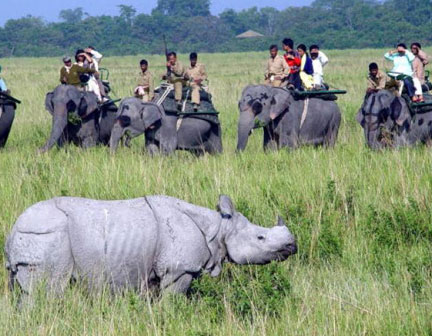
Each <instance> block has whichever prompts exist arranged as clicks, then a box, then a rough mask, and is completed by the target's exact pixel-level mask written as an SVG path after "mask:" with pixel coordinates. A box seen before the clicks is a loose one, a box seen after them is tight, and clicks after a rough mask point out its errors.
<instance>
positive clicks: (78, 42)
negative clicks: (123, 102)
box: [0, 0, 432, 57]
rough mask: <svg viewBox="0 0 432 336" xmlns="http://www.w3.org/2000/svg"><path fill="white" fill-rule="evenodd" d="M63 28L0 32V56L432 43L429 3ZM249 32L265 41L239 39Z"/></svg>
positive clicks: (126, 19)
mask: <svg viewBox="0 0 432 336" xmlns="http://www.w3.org/2000/svg"><path fill="white" fill-rule="evenodd" d="M59 19H60V22H56V23H46V22H44V21H43V20H42V19H41V18H37V17H32V16H27V17H24V18H21V19H17V20H9V21H7V22H6V24H5V25H4V27H3V28H1V27H0V57H7V56H12V55H14V56H50V55H51V56H52V55H61V54H64V53H66V52H71V51H72V50H73V49H75V48H77V47H78V46H83V45H85V46H86V45H88V44H89V43H90V44H94V45H96V46H99V48H100V49H102V50H103V51H104V52H105V53H106V54H109V55H126V54H137V53H161V52H162V51H163V43H162V35H163V34H166V35H167V37H168V40H169V45H170V47H171V48H173V49H176V50H179V51H181V52H187V51H190V50H197V51H203V52H204V51H205V52H215V51H222V52H229V51H246V50H263V49H266V48H267V46H268V44H269V43H271V42H274V41H279V40H281V39H282V38H283V37H285V36H287V35H288V36H290V37H293V38H294V39H295V40H296V41H300V40H301V41H304V42H305V43H307V44H311V43H319V44H321V45H324V46H325V48H327V49H331V48H368V47H383V46H390V45H394V44H395V43H396V42H397V41H400V40H407V41H408V40H409V41H413V40H416V41H417V40H419V41H421V42H430V41H431V40H432V36H431V35H430V34H425V32H428V31H430V30H431V29H432V1H431V0H412V1H406V0H387V1H377V0H349V1H348V0H316V1H315V2H313V3H312V5H311V6H309V7H289V8H287V9H285V10H281V11H278V10H276V9H274V8H271V7H265V8H261V9H258V8H256V7H253V8H250V9H246V10H242V11H240V12H236V11H234V10H232V9H228V10H225V11H224V12H222V13H221V14H220V15H219V16H213V15H211V13H210V0H181V1H178V0H159V1H158V5H157V7H156V8H155V9H154V10H153V11H152V13H151V15H147V14H138V13H137V11H136V10H135V9H134V8H133V7H131V6H127V5H120V6H119V15H118V16H94V17H93V16H88V15H87V14H86V13H85V12H84V10H83V9H82V8H76V9H68V10H63V11H61V12H60V14H59ZM249 29H253V30H256V31H258V32H260V33H262V34H264V35H265V36H266V37H265V38H260V39H258V40H257V39H252V40H238V39H236V38H235V36H236V35H238V34H240V33H242V32H244V31H246V30H249Z"/></svg>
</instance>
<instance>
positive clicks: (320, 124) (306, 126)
mask: <svg viewBox="0 0 432 336" xmlns="http://www.w3.org/2000/svg"><path fill="white" fill-rule="evenodd" d="M304 106H305V100H296V99H294V97H293V94H292V92H291V91H289V90H286V89H283V88H273V87H270V86H266V85H251V86H247V87H246V88H245V89H244V90H243V93H242V96H241V99H240V102H239V110H240V119H239V122H238V142H237V150H238V151H243V150H245V148H246V146H247V143H248V138H249V136H250V134H251V131H252V130H253V129H254V128H259V127H263V128H264V149H279V148H282V147H289V148H297V147H299V146H301V145H314V146H319V145H323V146H328V147H332V146H334V145H335V143H336V139H337V135H338V131H339V126H340V122H341V114H340V111H339V108H338V106H337V105H336V103H335V102H334V101H326V100H322V99H318V98H311V99H309V101H308V109H307V114H306V118H305V119H304V120H303V121H304V123H303V124H302V115H303V111H304Z"/></svg>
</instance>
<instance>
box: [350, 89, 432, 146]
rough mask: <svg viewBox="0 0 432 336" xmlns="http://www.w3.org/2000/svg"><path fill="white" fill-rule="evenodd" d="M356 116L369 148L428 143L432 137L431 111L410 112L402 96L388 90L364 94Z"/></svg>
mask: <svg viewBox="0 0 432 336" xmlns="http://www.w3.org/2000/svg"><path fill="white" fill-rule="evenodd" d="M356 119H357V121H358V122H359V123H360V125H361V126H362V128H363V130H364V135H365V139H366V144H367V145H368V146H369V147H370V148H372V149H382V148H384V147H401V146H410V145H414V144H416V143H418V142H421V143H427V144H429V143H430V142H431V140H432V127H431V125H432V111H431V110H430V109H429V110H427V109H426V110H419V111H416V113H412V112H411V110H410V107H409V106H408V103H407V101H406V100H405V99H404V98H402V97H397V96H395V95H394V94H393V93H392V92H390V91H388V90H380V91H378V92H374V93H371V94H370V95H369V96H367V97H366V99H365V101H364V103H363V105H362V107H361V108H360V110H359V111H358V113H357V118H356Z"/></svg>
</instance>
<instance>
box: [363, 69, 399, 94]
mask: <svg viewBox="0 0 432 336" xmlns="http://www.w3.org/2000/svg"><path fill="white" fill-rule="evenodd" d="M367 82H368V87H367V91H366V93H368V94H370V93H374V92H378V91H379V90H384V89H390V88H391V86H394V85H395V84H394V83H393V85H391V84H392V83H390V81H389V78H388V77H387V75H386V74H385V73H383V72H382V71H380V70H379V68H378V64H376V63H371V64H369V76H368V79H367Z"/></svg>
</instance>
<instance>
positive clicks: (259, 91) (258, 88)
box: [237, 85, 293, 151]
mask: <svg viewBox="0 0 432 336" xmlns="http://www.w3.org/2000/svg"><path fill="white" fill-rule="evenodd" d="M292 99H293V98H292V96H291V94H290V92H289V91H287V90H285V89H281V88H273V87H270V86H266V85H253V86H248V87H246V88H245V89H244V90H243V93H242V96H241V98H240V102H239V110H240V119H239V123H238V142H237V150H238V151H243V150H244V149H245V148H246V145H247V142H248V138H249V135H250V133H251V131H252V129H253V128H259V127H266V126H268V125H269V124H270V123H271V122H273V121H274V120H276V119H277V118H278V117H280V116H281V115H282V114H283V113H284V112H285V111H286V110H287V108H288V107H289V105H290V103H291V101H292Z"/></svg>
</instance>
